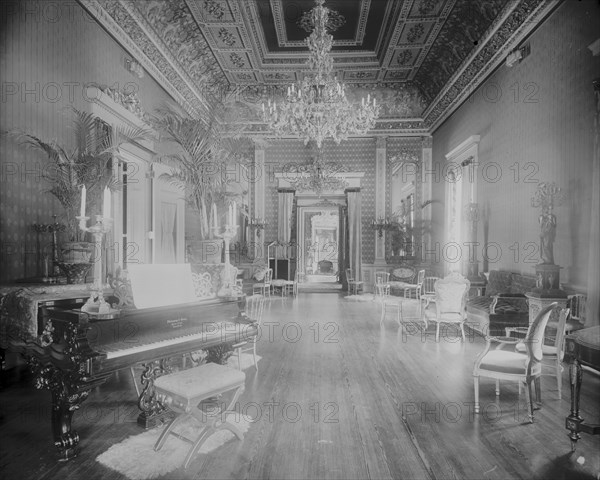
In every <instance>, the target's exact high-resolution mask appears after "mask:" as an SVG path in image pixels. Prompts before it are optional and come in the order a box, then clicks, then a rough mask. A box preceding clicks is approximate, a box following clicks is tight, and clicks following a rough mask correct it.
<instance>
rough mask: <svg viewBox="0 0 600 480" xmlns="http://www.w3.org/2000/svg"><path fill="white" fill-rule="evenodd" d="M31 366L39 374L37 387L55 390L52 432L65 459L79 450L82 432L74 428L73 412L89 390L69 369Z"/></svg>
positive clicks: (60, 454)
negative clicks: (78, 382) (78, 384)
mask: <svg viewBox="0 0 600 480" xmlns="http://www.w3.org/2000/svg"><path fill="white" fill-rule="evenodd" d="M32 369H33V370H34V372H35V373H36V374H37V375H36V380H35V386H36V388H38V389H42V388H46V389H48V390H50V392H51V393H52V434H53V438H54V445H56V447H57V448H58V452H59V460H60V461H66V460H69V459H71V458H73V457H75V456H76V455H77V454H78V453H79V435H78V434H77V432H76V431H75V430H73V428H72V419H73V412H74V411H75V410H77V409H78V408H79V407H80V406H81V403H82V402H83V401H84V400H85V399H86V398H87V396H88V394H89V389H85V390H82V389H81V388H78V386H77V383H76V382H75V381H74V379H73V376H72V374H71V373H69V372H62V371H61V370H58V369H56V368H54V367H53V366H45V367H41V366H40V365H39V363H37V362H36V361H32Z"/></svg>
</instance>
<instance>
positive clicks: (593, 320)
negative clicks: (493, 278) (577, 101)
mask: <svg viewBox="0 0 600 480" xmlns="http://www.w3.org/2000/svg"><path fill="white" fill-rule="evenodd" d="M594 93H595V100H596V116H595V118H594V132H595V133H594V158H593V166H592V208H591V210H590V241H589V243H588V245H589V252H588V259H589V262H588V265H589V269H588V283H587V311H586V327H588V326H591V325H598V324H599V323H600V267H599V266H600V254H599V253H598V244H599V243H600V221H599V220H598V211H600V79H596V80H595V81H594Z"/></svg>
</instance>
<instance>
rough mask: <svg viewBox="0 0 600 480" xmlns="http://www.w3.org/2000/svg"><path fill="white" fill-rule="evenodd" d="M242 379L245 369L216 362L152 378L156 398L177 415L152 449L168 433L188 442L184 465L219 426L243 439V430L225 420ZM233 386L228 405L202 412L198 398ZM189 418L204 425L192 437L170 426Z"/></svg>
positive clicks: (160, 445) (238, 391) (241, 385)
mask: <svg viewBox="0 0 600 480" xmlns="http://www.w3.org/2000/svg"><path fill="white" fill-rule="evenodd" d="M245 380H246V375H245V374H244V372H241V371H239V370H234V369H233V368H229V367H224V366H222V365H217V364H216V363H207V364H205V365H200V366H199V367H194V368H190V369H189V370H182V371H180V372H176V373H172V374H169V375H164V376H162V377H159V378H157V379H156V380H155V381H154V389H155V391H156V396H157V398H158V400H160V401H161V402H162V403H163V405H165V406H166V407H168V408H169V409H170V410H172V411H174V412H175V413H178V414H179V415H178V416H177V417H175V418H174V419H173V420H172V421H171V423H169V425H167V427H166V428H165V430H164V431H163V432H162V433H161V435H160V437H159V439H158V441H157V442H156V445H154V450H156V451H158V450H160V449H161V448H162V446H163V445H164V444H165V442H166V441H167V437H168V436H169V435H173V436H175V437H177V438H179V439H180V440H183V441H185V442H187V443H191V444H192V448H191V449H190V451H189V453H188V454H187V456H186V457H185V461H184V463H183V468H187V467H188V465H189V463H190V462H191V460H192V458H194V456H195V455H196V454H197V453H198V451H199V450H200V447H201V446H202V444H203V443H204V442H205V441H206V440H207V439H208V437H210V436H211V435H212V434H213V433H215V432H217V431H218V430H223V429H226V430H229V431H231V432H232V433H233V434H234V435H235V436H236V437H237V438H239V439H240V440H242V439H243V438H244V434H243V433H242V432H240V430H239V429H238V428H237V427H236V426H235V425H233V424H231V423H229V422H227V421H226V414H227V412H230V411H231V408H232V407H233V406H234V405H235V402H236V401H237V399H238V397H239V395H240V393H242V391H243V390H244V383H245ZM233 390H235V392H234V394H233V398H232V399H231V401H230V402H229V405H228V406H227V408H221V409H217V408H215V409H214V411H213V409H209V412H204V411H203V410H202V409H201V408H198V406H199V404H200V402H201V401H203V400H206V399H208V398H211V397H215V396H217V395H221V394H223V393H226V392H229V391H233ZM188 419H190V420H191V419H196V420H197V421H198V422H199V423H201V424H202V425H204V428H203V429H202V430H201V431H200V435H199V436H198V438H196V439H195V440H192V439H189V438H186V437H184V436H182V435H179V434H178V433H176V432H174V431H173V428H174V427H176V426H177V425H180V424H184V425H185V423H186V422H187V420H188Z"/></svg>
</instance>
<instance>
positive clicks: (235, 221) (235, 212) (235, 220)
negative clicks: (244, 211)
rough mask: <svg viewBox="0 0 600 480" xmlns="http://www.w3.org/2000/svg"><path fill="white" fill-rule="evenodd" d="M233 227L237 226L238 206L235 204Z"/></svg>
mask: <svg viewBox="0 0 600 480" xmlns="http://www.w3.org/2000/svg"><path fill="white" fill-rule="evenodd" d="M232 223H233V226H234V227H235V226H236V225H237V205H236V204H235V202H233V222H232Z"/></svg>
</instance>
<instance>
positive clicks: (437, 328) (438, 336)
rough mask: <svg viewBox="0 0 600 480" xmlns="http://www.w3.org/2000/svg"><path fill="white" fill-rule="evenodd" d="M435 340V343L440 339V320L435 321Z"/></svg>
mask: <svg viewBox="0 0 600 480" xmlns="http://www.w3.org/2000/svg"><path fill="white" fill-rule="evenodd" d="M435 341H436V343H437V342H439V341H440V322H437V325H436V327H435Z"/></svg>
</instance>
